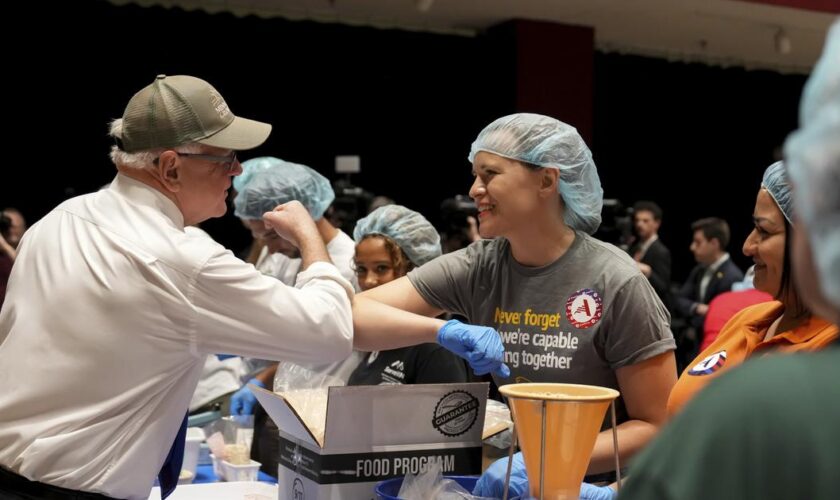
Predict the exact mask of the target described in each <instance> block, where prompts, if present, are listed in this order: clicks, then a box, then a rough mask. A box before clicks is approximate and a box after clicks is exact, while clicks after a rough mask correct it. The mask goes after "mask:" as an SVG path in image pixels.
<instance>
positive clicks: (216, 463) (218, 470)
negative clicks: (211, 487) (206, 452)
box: [210, 453, 225, 481]
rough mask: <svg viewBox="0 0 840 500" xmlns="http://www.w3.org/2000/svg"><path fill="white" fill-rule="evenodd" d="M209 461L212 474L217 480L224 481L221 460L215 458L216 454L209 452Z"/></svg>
mask: <svg viewBox="0 0 840 500" xmlns="http://www.w3.org/2000/svg"><path fill="white" fill-rule="evenodd" d="M210 461H211V462H213V474H214V475H215V476H216V479H217V480H219V481H225V471H224V469H223V468H222V461H221V460H219V459H218V458H216V455H214V454H212V453H211V454H210Z"/></svg>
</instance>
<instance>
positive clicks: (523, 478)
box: [472, 451, 528, 498]
mask: <svg viewBox="0 0 840 500" xmlns="http://www.w3.org/2000/svg"><path fill="white" fill-rule="evenodd" d="M507 465H508V459H507V457H505V458H501V459H499V460H496V461H495V462H493V463H492V464H491V465H490V467H488V468H487V470H486V471H484V474H482V475H481V477H480V478H478V482H477V483H475V488H473V492H472V494H473V495H475V496H478V497H490V498H502V495H503V494H504V492H505V475H506V474H507ZM527 494H528V475H527V474H526V473H525V460H523V459H522V452H521V451H520V452H519V453H516V454H515V455H513V466H512V467H511V468H510V487H509V488H508V498H513V497H517V496H523V495H527Z"/></svg>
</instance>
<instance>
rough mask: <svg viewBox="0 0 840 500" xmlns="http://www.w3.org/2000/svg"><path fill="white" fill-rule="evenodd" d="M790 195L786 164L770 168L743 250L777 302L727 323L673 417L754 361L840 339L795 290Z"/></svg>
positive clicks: (682, 390)
mask: <svg viewBox="0 0 840 500" xmlns="http://www.w3.org/2000/svg"><path fill="white" fill-rule="evenodd" d="M790 191H791V186H790V183H789V181H788V175H787V171H786V170H785V167H784V165H783V164H782V162H776V163H774V164H773V165H770V167H768V168H767V170H766V171H765V172H764V179H763V180H762V183H761V189H759V191H758V197H757V198H756V202H755V209H754V211H753V221H754V223H755V229H753V231H752V232H751V233H750V235H749V236H748V237H747V240H746V241H745V242H744V248H743V251H744V255H746V256H748V257H751V258H752V259H753V261H754V262H755V280H754V284H755V288H756V289H757V290H761V291H764V292H767V293H769V294H770V295H772V296H773V297H774V298H775V299H776V300H775V301H772V302H767V303H763V304H758V305H755V306H752V307H748V308H746V309H744V310H743V311H741V312H740V313H738V314H736V315H735V316H734V317H732V319H730V320H729V322H727V323H726V325H725V326H724V327H723V328H722V329H721V331H720V333H719V334H718V337H717V339H716V340H715V341H714V342H713V343H712V344H711V345H710V346H709V347H708V348H706V349H705V350H704V351H703V352H701V353H700V355H699V356H697V358H696V359H695V360H694V361H693V362H692V363H691V364H689V367H688V368H687V369H686V370H685V371H684V372H683V373H682V375H681V376H680V378H679V380H678V381H677V384H676V385H675V386H674V388H673V390H672V391H671V396H670V397H669V399H668V415H669V416H673V415H674V414H675V413H677V412H678V411H679V410H680V409H681V408H682V407H683V406H684V405H685V404H686V403H687V402H688V401H689V400H690V399H691V398H693V397H694V395H695V394H696V393H697V392H698V391H700V390H701V389H702V388H704V387H705V386H706V384H708V383H709V381H710V380H711V379H713V378H715V377H717V376H718V375H719V374H720V373H722V372H724V371H726V370H728V369H730V368H732V367H733V366H737V365H739V364H741V363H742V362H743V361H744V360H745V359H746V358H748V357H750V356H754V355H763V354H765V353H768V352H774V351H802V350H807V351H813V350H817V349H821V348H822V347H825V346H826V345H828V344H830V343H831V342H832V341H833V340H834V339H836V338H837V336H838V328H837V326H836V325H833V324H831V323H829V322H828V321H826V320H824V319H823V318H820V317H818V316H815V315H814V314H812V312H811V311H810V310H809V308H808V307H807V306H806V305H805V304H804V303H803V302H802V300H801V298H800V296H799V294H798V293H797V291H796V288H795V287H794V283H793V269H792V267H791V262H790V248H791V243H792V241H793V233H794V231H796V229H795V228H794V227H793V223H792V220H793V203H792V200H791V193H790Z"/></svg>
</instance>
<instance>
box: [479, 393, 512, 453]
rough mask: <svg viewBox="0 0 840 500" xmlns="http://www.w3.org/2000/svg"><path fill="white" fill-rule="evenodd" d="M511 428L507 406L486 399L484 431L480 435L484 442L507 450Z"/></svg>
mask: <svg viewBox="0 0 840 500" xmlns="http://www.w3.org/2000/svg"><path fill="white" fill-rule="evenodd" d="M512 427H513V419H512V418H511V416H510V409H509V408H508V407H507V405H505V404H504V403H500V402H498V401H495V400H492V399H488V400H487V409H486V410H485V412H484V429H483V431H482V433H481V438H482V439H483V440H484V442H485V443H486V444H489V445H491V446H494V447H496V448H508V447H509V446H510V441H511V433H510V429H511V428H512Z"/></svg>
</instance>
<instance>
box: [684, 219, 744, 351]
mask: <svg viewBox="0 0 840 500" xmlns="http://www.w3.org/2000/svg"><path fill="white" fill-rule="evenodd" d="M691 230H692V231H693V232H694V236H693V237H692V241H691V246H690V247H689V248H690V250H691V252H692V253H693V254H694V260H696V261H697V265H696V266H695V267H694V269H692V270H691V273H689V275H688V279H687V280H685V283H683V285H682V287H681V288H680V290H679V292H678V293H677V295H676V297H675V307H676V313H677V314H678V315H679V316H681V317H682V318H684V319H685V320H686V321H687V322H688V328H686V329H685V330H684V331H683V332H681V334H678V335H677V359H678V361H679V360H684V361H688V360H691V359H693V358H694V356H696V355H697V351H698V347H699V344H700V336H701V333H702V331H703V323H704V321H705V320H706V313H707V312H708V311H709V302H711V301H712V299H714V298H715V297H717V296H718V295H720V294H721V293H724V292H728V291H729V290H731V289H732V285H733V284H734V283H736V282H738V281H741V280H743V279H744V273H743V272H742V271H741V270H740V269H739V268H738V266H736V265H735V263H734V262H732V259H731V258H730V257H729V253H728V252H727V251H726V247H727V245H729V224H727V223H726V221H725V220H723V219H718V218H716V217H709V218H706V219H700V220H698V221H696V222H694V223H693V224H692V225H691Z"/></svg>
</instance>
